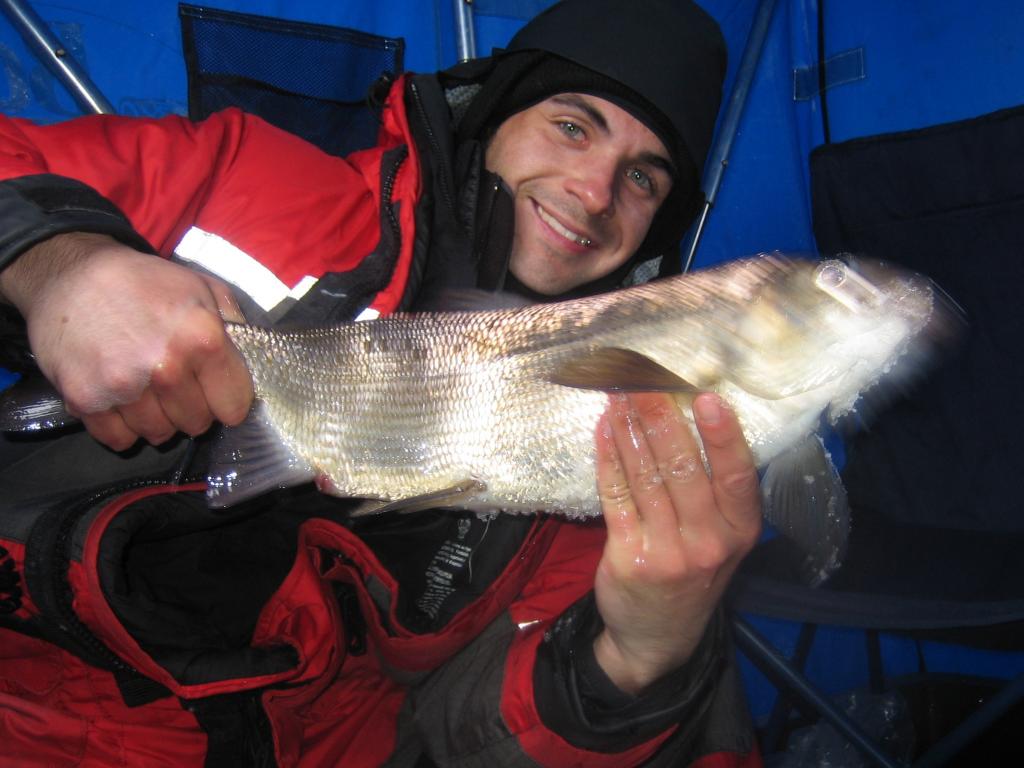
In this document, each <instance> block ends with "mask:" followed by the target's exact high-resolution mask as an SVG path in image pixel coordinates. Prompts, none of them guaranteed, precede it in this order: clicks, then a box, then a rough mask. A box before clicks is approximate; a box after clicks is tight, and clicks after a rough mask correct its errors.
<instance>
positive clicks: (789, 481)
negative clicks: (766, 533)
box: [761, 435, 850, 586]
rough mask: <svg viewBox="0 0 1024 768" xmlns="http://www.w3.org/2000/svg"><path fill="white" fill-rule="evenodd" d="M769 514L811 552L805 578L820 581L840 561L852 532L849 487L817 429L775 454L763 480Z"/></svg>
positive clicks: (762, 487)
mask: <svg viewBox="0 0 1024 768" xmlns="http://www.w3.org/2000/svg"><path fill="white" fill-rule="evenodd" d="M761 489H762V493H763V495H764V516H765V519H766V520H768V522H769V523H771V524H772V525H773V526H775V528H776V529H778V531H779V532H780V533H782V534H783V535H785V536H787V537H789V538H790V539H791V540H792V541H794V542H795V543H796V544H797V545H798V546H799V547H800V548H801V549H802V550H803V551H804V552H805V553H806V559H805V561H804V563H803V565H802V567H801V570H802V571H803V574H804V577H805V580H806V581H807V582H808V583H809V584H811V585H812V586H816V585H818V584H820V583H822V582H823V581H825V579H827V578H828V577H829V575H830V574H831V573H832V572H833V571H835V569H836V568H838V567H839V566H840V564H841V563H842V561H843V558H844V557H845V555H846V545H847V539H848V538H849V534H850V508H849V505H848V503H847V499H846V489H845V488H843V483H842V480H841V479H840V478H839V473H838V471H836V468H835V465H833V463H832V459H831V458H830V457H829V455H828V452H827V451H826V450H825V444H824V443H823V442H822V440H821V438H820V437H818V436H817V435H811V436H810V437H809V438H808V439H807V440H805V441H804V442H803V443H800V444H799V445H797V446H796V447H794V448H793V449H791V450H790V451H788V452H786V453H784V454H782V455H781V456H778V457H777V458H775V459H773V460H772V462H771V463H770V464H769V465H768V468H767V470H766V471H765V474H764V477H763V478H762V480H761Z"/></svg>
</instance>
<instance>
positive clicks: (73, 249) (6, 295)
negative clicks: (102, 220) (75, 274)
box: [0, 232, 117, 315]
mask: <svg viewBox="0 0 1024 768" xmlns="http://www.w3.org/2000/svg"><path fill="white" fill-rule="evenodd" d="M116 242H117V241H115V240H114V239H113V238H111V237H109V236H108V235H101V234H95V233H92V232H70V233H67V234H62V235H54V236H53V237H51V238H49V239H48V240H44V241H42V242H41V243H37V244H36V245H34V246H32V247H31V248H29V249H28V250H27V251H25V252H24V253H23V254H21V256H19V257H18V258H17V259H15V260H14V262H12V263H11V264H9V265H8V266H7V267H6V268H5V269H4V270H3V271H0V299H2V300H3V301H5V302H7V303H8V304H12V305H14V306H15V307H16V308H17V309H18V311H19V312H21V314H22V315H27V313H28V310H29V308H30V307H31V306H32V303H33V301H35V299H36V297H37V296H38V295H39V294H40V293H41V292H42V291H43V290H44V288H45V287H46V285H47V284H48V283H49V281H50V280H52V279H53V278H55V277H57V276H59V275H62V274H65V273H66V272H68V271H70V270H71V269H73V268H74V267H75V266H77V265H78V264H80V263H82V262H83V261H85V260H86V259H88V258H89V257H90V256H91V255H92V254H93V253H95V252H96V250H97V249H99V248H102V247H104V246H107V245H111V244H114V243H116Z"/></svg>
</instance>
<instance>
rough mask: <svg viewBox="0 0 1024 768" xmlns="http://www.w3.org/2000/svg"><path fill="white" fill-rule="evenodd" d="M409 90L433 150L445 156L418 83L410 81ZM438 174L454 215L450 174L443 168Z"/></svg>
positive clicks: (448, 205) (451, 212)
mask: <svg viewBox="0 0 1024 768" xmlns="http://www.w3.org/2000/svg"><path fill="white" fill-rule="evenodd" d="M409 90H410V91H412V95H413V101H414V103H415V104H416V112H417V114H418V115H419V118H420V121H421V122H422V123H423V127H424V129H425V130H426V132H427V141H428V142H429V143H430V149H431V151H433V152H434V156H435V157H443V156H444V155H443V153H442V152H441V144H440V142H439V141H438V140H437V136H436V135H435V134H434V130H433V128H432V127H431V125H430V121H429V120H428V119H427V110H426V108H425V107H424V106H423V100H422V98H421V96H420V92H419V89H418V88H417V87H416V83H415V82H414V81H412V80H410V81H409ZM437 175H438V176H439V177H440V185H441V194H442V196H443V197H444V202H445V205H446V206H447V207H448V213H450V214H451V215H452V216H453V217H454V216H455V196H454V195H453V194H452V190H451V189H450V188H449V186H448V176H447V175H446V174H445V173H444V172H443V170H442V171H439V172H438V174H437Z"/></svg>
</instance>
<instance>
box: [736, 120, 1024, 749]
mask: <svg viewBox="0 0 1024 768" xmlns="http://www.w3.org/2000/svg"><path fill="white" fill-rule="evenodd" d="M811 182H812V197H813V212H814V226H815V235H816V237H817V239H818V243H819V246H820V248H821V250H822V252H853V253H857V254H863V255H866V256H870V257H871V258H878V259H882V260H886V261H890V262H896V263H899V264H903V265H905V266H907V267H909V268H911V269H914V270H916V271H920V272H923V273H925V274H927V275H929V276H931V277H932V278H933V279H934V280H935V281H936V282H937V283H938V285H939V286H940V287H942V288H943V289H945V290H946V291H948V292H949V294H950V296H951V298H952V299H953V300H954V301H955V302H957V303H958V304H959V305H960V306H961V307H962V308H963V310H964V313H965V317H966V323H967V327H966V331H965V335H966V338H965V339H963V341H962V342H961V344H960V345H959V346H958V347H957V349H956V351H955V352H954V353H953V355H952V357H951V358H948V359H946V360H944V361H940V363H939V364H938V365H939V367H938V368H936V369H935V370H934V371H932V372H931V373H930V375H929V376H928V378H927V380H926V381H922V382H917V383H916V384H915V385H914V386H913V388H912V389H911V390H910V391H908V392H907V393H906V396H905V397H904V399H902V400H901V401H900V402H899V403H897V404H895V406H894V407H891V408H887V409H886V410H885V413H884V414H883V415H881V416H880V417H879V420H878V422H877V423H875V424H872V425H869V426H868V428H867V430H865V431H862V432H860V433H859V434H857V435H856V436H854V437H853V439H852V441H851V442H850V443H849V444H848V447H847V461H846V464H845V467H844V469H843V472H842V475H843V479H844V481H845V483H846V485H847V490H848V492H849V495H850V504H851V517H852V525H853V531H852V535H851V542H850V548H849V552H848V554H847V558H846V562H845V563H844V565H843V566H842V567H841V568H840V570H839V571H838V572H837V573H836V574H835V575H834V576H833V577H832V579H831V580H830V581H829V582H827V583H826V584H825V585H824V586H823V587H820V588H818V589H809V588H807V587H805V586H802V585H801V583H800V581H799V577H798V576H797V574H796V573H795V572H794V568H793V564H794V563H795V562H797V561H798V558H797V557H795V556H794V553H792V552H787V549H788V546H789V545H788V543H787V542H785V541H783V540H782V539H781V538H778V539H774V540H771V541H769V542H766V543H765V544H763V545H761V546H760V547H759V548H758V549H757V550H755V552H754V553H753V554H752V556H751V557H750V558H749V560H748V561H747V562H746V563H745V565H744V567H743V569H742V573H741V574H740V576H739V578H738V579H737V581H736V584H735V589H734V591H733V594H732V602H733V607H734V608H735V609H736V610H737V611H738V612H740V615H739V616H738V618H737V621H736V629H737V640H738V643H739V645H740V648H741V649H742V650H743V652H744V653H745V654H747V655H748V656H749V657H750V658H751V659H752V660H753V661H754V662H755V664H757V665H758V666H760V667H761V668H762V669H764V670H765V671H766V674H767V675H768V676H769V677H771V678H773V679H774V681H776V682H778V683H779V686H780V688H781V689H782V690H783V691H784V692H785V693H784V694H782V695H780V698H779V701H780V702H781V704H780V706H779V707H778V708H777V711H776V713H775V715H774V717H773V719H772V720H771V721H769V725H768V727H767V728H766V729H765V733H764V738H763V741H764V742H765V744H764V746H765V751H766V752H767V753H771V751H772V750H773V749H774V748H775V747H776V746H777V745H778V742H777V741H776V739H777V737H778V736H779V734H780V731H782V730H783V729H784V727H785V725H786V723H787V721H788V714H789V708H790V707H791V706H792V705H793V704H794V703H799V705H800V707H801V708H802V709H803V710H805V711H807V710H809V711H811V712H812V715H813V716H814V717H818V716H825V717H827V718H828V720H829V721H830V722H832V723H833V724H834V725H835V726H836V727H837V728H839V729H841V730H842V732H843V733H844V734H845V735H846V736H847V737H848V738H850V739H852V740H853V741H854V743H855V744H856V745H857V746H858V748H860V749H861V750H862V751H863V752H864V754H865V755H867V756H868V757H869V758H870V760H871V761H872V763H873V764H877V765H883V766H894V765H899V764H902V763H900V762H899V761H898V760H897V759H896V758H894V757H892V756H891V755H888V754H887V753H886V751H885V749H884V748H883V747H882V746H881V745H879V744H878V743H877V742H872V740H871V739H870V738H867V737H866V735H865V734H864V732H863V731H862V730H861V729H859V728H858V726H857V724H856V723H854V722H853V721H852V720H851V719H850V718H849V717H847V716H846V715H845V714H844V713H842V712H840V711H838V709H837V708H836V707H834V706H832V705H831V704H830V703H829V702H828V700H827V699H826V697H825V696H823V695H822V694H821V693H820V691H819V690H817V689H815V687H814V686H811V685H809V684H808V682H807V680H806V679H805V678H803V676H802V675H801V674H800V665H801V664H802V662H803V660H804V659H805V658H806V654H807V651H808V648H809V645H810V643H811V637H812V635H813V627H815V626H827V625H831V626H842V627H854V628H859V629H860V630H863V631H864V632H865V635H866V638H867V640H868V645H867V647H868V649H869V653H871V654H875V655H877V647H878V646H877V633H878V632H892V633H898V634H900V635H908V636H912V637H915V638H918V639H931V640H939V641H943V642H949V643H956V644H960V645H963V646H965V647H970V648H988V649H999V650H1009V651H1015V652H1022V651H1024V557H1022V554H1024V519H1022V518H1021V515H1020V512H1021V509H1022V507H1024V504H1022V503H1021V501H1020V496H1019V494H1020V491H1019V483H1018V472H1019V468H1020V466H1021V453H1022V450H1021V447H1020V438H1021V433H1022V428H1024V406H1022V405H1021V402H1020V397H1019V382H1020V381H1021V380H1022V373H1024V353H1022V351H1021V345H1020V339H1021V337H1022V331H1024V318H1022V316H1021V313H1020V312H1019V309H1018V307H1019V293H1020V286H1021V285H1022V284H1024V262H1022V260H1021V259H1020V249H1021V244H1022V243H1024V107H1018V108H1015V109H1008V110H1003V111H1000V112H996V113H993V114H990V115H986V116H983V117H980V118H976V119H972V120H964V121H960V122H956V123H951V124H945V125H938V126H933V127H930V128H926V129H921V130H915V131H908V132H904V133H896V134H889V135H884V136H875V137H867V138H862V139H857V140H854V141H849V142H845V143H842V144H837V145H827V144H826V145H824V146H822V147H819V148H818V149H817V150H815V151H814V152H813V153H812V155H811ZM742 613H749V614H756V615H760V616H770V617H774V618H780V619H785V620H789V621H796V622H800V623H802V624H804V627H805V630H804V634H803V636H802V638H801V642H800V646H801V647H798V651H797V654H796V655H795V658H794V659H793V660H787V659H785V658H784V657H783V656H782V655H781V654H780V653H779V652H778V651H777V650H776V649H774V648H772V647H771V646H770V645H769V644H768V643H766V642H765V641H764V638H763V637H761V636H760V635H759V633H758V632H757V631H756V630H754V629H753V627H752V626H751V625H750V623H749V622H747V621H746V620H745V619H744V618H743V617H742ZM872 649H875V650H872ZM872 666H873V667H874V668H875V671H876V674H875V675H874V676H875V677H876V680H875V683H876V685H878V684H880V683H883V684H884V681H883V680H882V679H881V674H880V672H881V670H880V663H879V659H878V658H877V657H876V660H875V662H874V664H873V665H872ZM996 682H997V683H998V684H999V685H1001V687H1000V688H996V687H995V683H996ZM986 698H987V701H986V702H985V704H984V706H983V707H981V708H979V709H978V710H976V711H975V712H973V713H972V714H971V715H970V716H968V717H967V718H966V719H964V720H963V721H962V722H960V723H959V724H958V725H956V727H953V728H951V729H950V730H949V731H948V732H947V733H944V734H937V736H939V737H940V738H937V739H935V743H933V744H930V745H927V744H926V745H923V747H930V748H928V749H925V748H919V749H918V752H919V753H920V754H918V755H917V761H916V762H914V763H913V765H915V766H919V767H922V768H923V767H924V766H928V768H931V767H932V766H939V765H982V764H989V763H987V762H982V758H980V757H978V755H977V753H972V752H968V751H965V750H966V748H968V747H969V746H970V745H971V743H972V742H975V741H976V740H977V739H978V738H979V737H981V736H982V735H983V733H984V732H985V731H986V730H987V729H991V728H992V727H993V726H994V725H996V724H997V722H999V721H1000V718H1004V717H1012V716H1015V717H1016V718H1017V719H1016V722H1020V720H1019V718H1020V716H1021V714H1022V712H1024V709H1021V702H1022V700H1024V675H1022V676H1019V677H1017V678H1015V679H1011V680H1009V681H1003V680H1000V681H994V683H993V686H992V691H991V692H990V695H987V697H986ZM1014 707H1017V709H1016V710H1013V708H1014ZM1011 712H1013V714H1012V715H1009V714H1008V713H1011ZM1017 741H1019V738H1016V735H1015V738H1014V740H1013V743H1007V744H1002V745H1001V748H1003V749H1006V750H1007V751H1008V752H1009V750H1013V749H1016V750H1017V752H1016V754H1014V755H1010V754H1009V753H1007V754H1006V755H1000V758H999V764H1011V763H1012V764H1019V763H1017V762H1014V760H1019V759H1020V758H1021V754H1022V753H1021V751H1020V748H1019V747H1017V745H1016V742H1017ZM970 755H973V756H970ZM1007 759H1008V760H1010V762H1004V761H1005V760H1007ZM959 761H963V762H959Z"/></svg>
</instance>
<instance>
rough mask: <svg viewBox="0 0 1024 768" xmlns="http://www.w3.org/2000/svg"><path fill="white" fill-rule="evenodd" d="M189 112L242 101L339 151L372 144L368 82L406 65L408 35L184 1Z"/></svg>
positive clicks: (199, 114)
mask: <svg viewBox="0 0 1024 768" xmlns="http://www.w3.org/2000/svg"><path fill="white" fill-rule="evenodd" d="M179 16H180V18H181V35H182V47H183V48H184V51H185V65H186V69H187V72H188V103H189V117H190V118H192V119H193V120H202V119H203V118H205V117H207V116H209V115H210V114H212V113H213V112H216V111H217V110H219V109H223V108H225V107H231V106H234V107H240V108H241V109H243V110H245V111H246V112H250V113H252V114H256V115H259V116H260V117H262V118H263V119H265V120H267V121H268V122H270V123H273V124H274V125H276V126H278V127H279V128H283V129H284V130H286V131H290V132H291V133H294V134H296V135H298V136H301V137H303V138H304V139H306V140H307V141H311V142H312V143H314V144H316V145H317V146H319V147H320V148H321V149H323V150H325V151H326V152H329V153H331V154H335V155H344V154H348V153H349V152H351V151H353V150H356V149H361V148H364V147H368V146H371V145H372V144H373V143H374V141H375V139H376V135H377V128H378V123H377V116H376V115H375V113H374V111H373V110H372V109H370V108H369V107H368V92H369V90H370V87H371V86H372V85H373V84H374V83H375V82H376V81H377V79H378V78H379V77H380V76H381V75H383V74H384V73H391V74H392V75H397V74H399V73H401V71H402V66H403V57H404V53H405V41H404V40H402V39H401V38H390V37H382V36H379V35H373V34H369V33H367V32H360V31H357V30H353V29H346V28H342V27H333V26H326V25H322V24H310V23H306V22H296V21H287V20H284V19H276V18H269V17H265V16H256V15H253V14H244V13H235V12H229V11H220V10H216V9H213V8H205V7H199V6H193V5H186V4H181V5H179Z"/></svg>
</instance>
